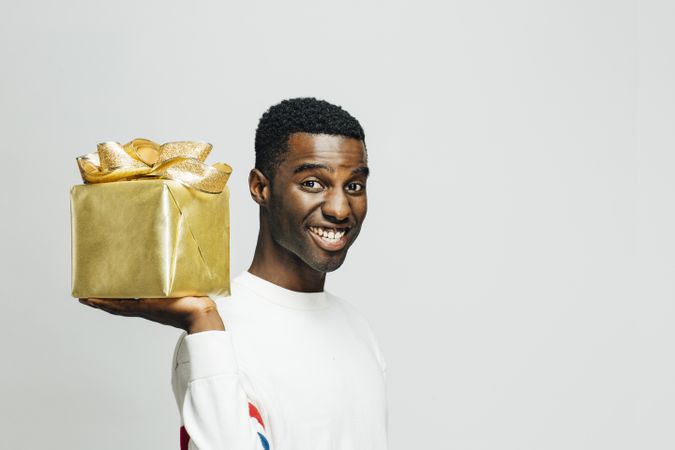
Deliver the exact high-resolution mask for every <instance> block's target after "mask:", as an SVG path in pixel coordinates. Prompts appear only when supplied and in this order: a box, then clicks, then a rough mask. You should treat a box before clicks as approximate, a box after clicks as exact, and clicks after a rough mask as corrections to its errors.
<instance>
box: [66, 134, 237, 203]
mask: <svg viewBox="0 0 675 450" xmlns="http://www.w3.org/2000/svg"><path fill="white" fill-rule="evenodd" d="M212 148H213V146H212V145H211V144H209V143H208V142H203V141H177V142H167V143H165V144H162V145H159V144H158V143H156V142H153V141H151V140H149V139H142V138H138V139H134V140H132V141H131V142H129V143H127V144H124V145H121V144H120V143H118V142H102V143H100V144H98V146H97V149H98V153H87V154H86V155H82V156H78V157H77V158H76V159H77V165H78V167H79V168H80V174H81V175H82V180H83V181H84V182H85V183H107V182H112V181H121V180H133V179H138V178H165V179H170V180H176V181H179V182H181V183H183V184H185V185H187V186H189V187H191V188H194V189H197V190H200V191H204V192H208V193H212V194H217V193H220V192H222V191H223V189H225V185H226V184H227V180H228V178H229V177H230V174H231V173H232V167H230V166H229V165H227V164H225V163H214V164H213V165H210V166H209V165H208V164H205V163H204V160H206V157H207V156H208V155H209V153H210V152H211V149H212Z"/></svg>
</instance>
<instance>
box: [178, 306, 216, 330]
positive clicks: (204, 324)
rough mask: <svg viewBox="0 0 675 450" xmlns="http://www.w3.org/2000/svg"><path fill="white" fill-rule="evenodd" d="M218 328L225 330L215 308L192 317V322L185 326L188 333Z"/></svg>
mask: <svg viewBox="0 0 675 450" xmlns="http://www.w3.org/2000/svg"><path fill="white" fill-rule="evenodd" d="M211 330H220V331H225V324H224V323H223V319H222V318H221V317H220V314H218V310H217V309H212V310H209V311H207V312H202V313H199V314H198V315H196V316H195V317H194V318H193V319H192V323H190V325H189V326H188V327H187V330H186V331H187V332H188V334H194V333H199V332H202V331H211Z"/></svg>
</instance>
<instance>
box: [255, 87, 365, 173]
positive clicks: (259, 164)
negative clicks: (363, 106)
mask: <svg viewBox="0 0 675 450" xmlns="http://www.w3.org/2000/svg"><path fill="white" fill-rule="evenodd" d="M297 132H305V133H315V134H334V135H342V136H347V137H351V138H355V139H360V140H362V141H363V145H364V150H365V145H366V136H365V133H364V132H363V128H362V127H361V124H360V123H359V121H358V120H356V119H355V118H354V117H353V116H352V115H351V114H349V113H348V112H347V111H345V110H344V109H342V108H341V107H340V106H338V105H334V104H332V103H329V102H327V101H325V100H319V99H316V98H314V97H297V98H290V99H286V100H282V101H281V102H279V103H277V104H276V105H274V106H271V107H270V108H269V109H268V110H267V111H265V113H264V114H263V115H262V117H261V118H260V121H259V122H258V128H257V129H256V132H255V167H256V168H257V169H258V170H260V171H261V172H262V173H263V174H264V175H265V176H266V177H267V178H268V179H270V180H272V179H273V178H274V175H275V173H276V170H277V168H278V167H279V165H280V164H281V162H282V161H283V159H284V157H285V155H286V152H288V138H289V136H290V135H291V134H292V133H297Z"/></svg>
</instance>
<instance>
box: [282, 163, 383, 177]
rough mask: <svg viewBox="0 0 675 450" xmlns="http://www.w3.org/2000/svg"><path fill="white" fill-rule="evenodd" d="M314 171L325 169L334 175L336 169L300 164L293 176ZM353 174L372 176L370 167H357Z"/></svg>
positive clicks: (319, 165)
mask: <svg viewBox="0 0 675 450" xmlns="http://www.w3.org/2000/svg"><path fill="white" fill-rule="evenodd" d="M312 169H324V170H327V171H329V172H331V173H332V172H335V169H333V168H332V167H330V166H327V165H325V164H321V163H303V164H300V165H299V166H296V167H295V168H294V169H293V174H296V173H300V172H304V171H305V170H312ZM352 173H353V174H359V173H362V174H364V175H365V176H366V177H368V175H369V174H370V169H368V166H359V167H357V168H356V169H354V170H352Z"/></svg>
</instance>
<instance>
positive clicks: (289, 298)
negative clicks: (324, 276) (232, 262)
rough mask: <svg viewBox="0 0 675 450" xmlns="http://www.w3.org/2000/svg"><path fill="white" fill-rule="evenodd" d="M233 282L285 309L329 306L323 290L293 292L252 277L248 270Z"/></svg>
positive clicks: (326, 294)
mask: <svg viewBox="0 0 675 450" xmlns="http://www.w3.org/2000/svg"><path fill="white" fill-rule="evenodd" d="M233 281H235V282H237V283H240V284H242V285H244V286H246V287H247V288H249V289H250V290H252V291H254V292H255V293H257V294H258V295H259V296H261V297H263V298H264V299H265V300H267V301H269V302H271V303H275V304H277V305H279V306H283V307H286V308H292V309H304V310H312V309H324V308H327V307H328V306H330V299H329V297H328V293H327V292H326V291H325V290H323V291H320V292H301V291H293V290H291V289H286V288H285V287H282V286H279V285H278V284H274V283H272V282H271V281H267V280H265V279H264V278H261V277H259V276H257V275H254V274H252V273H251V272H249V271H248V270H244V271H243V272H241V273H240V274H239V275H238V276H237V277H236V278H235V279H234V280H233Z"/></svg>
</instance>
